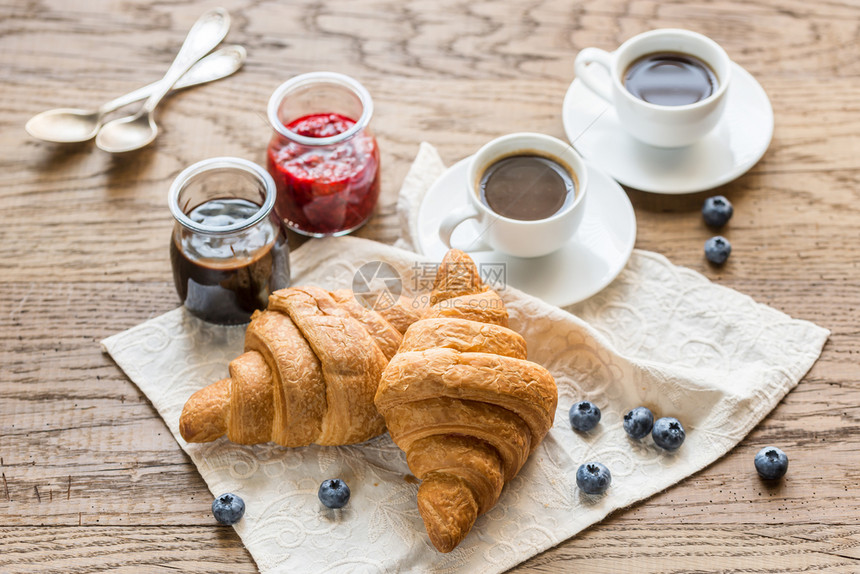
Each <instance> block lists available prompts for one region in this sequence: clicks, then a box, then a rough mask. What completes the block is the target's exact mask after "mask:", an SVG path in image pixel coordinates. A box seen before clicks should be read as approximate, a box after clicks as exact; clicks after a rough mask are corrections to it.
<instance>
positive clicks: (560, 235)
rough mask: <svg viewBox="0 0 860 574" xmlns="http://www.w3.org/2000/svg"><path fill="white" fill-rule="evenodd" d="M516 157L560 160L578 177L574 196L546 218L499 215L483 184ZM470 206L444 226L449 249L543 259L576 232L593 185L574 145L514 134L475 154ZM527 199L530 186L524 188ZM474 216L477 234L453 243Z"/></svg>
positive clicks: (469, 185) (443, 235)
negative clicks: (482, 189)
mask: <svg viewBox="0 0 860 574" xmlns="http://www.w3.org/2000/svg"><path fill="white" fill-rule="evenodd" d="M514 156H537V157H540V158H545V159H548V160H550V161H552V162H555V163H556V164H557V165H558V166H560V167H561V168H562V169H564V170H565V172H566V173H567V174H568V175H569V176H570V178H571V179H572V180H573V191H571V192H570V193H574V194H575V196H574V197H573V198H572V199H569V200H567V201H566V202H565V203H564V205H563V206H562V207H561V209H559V210H558V211H557V212H555V213H553V214H552V215H550V216H548V217H545V218H543V219H535V220H523V219H513V218H511V217H505V216H503V215H499V214H498V213H496V212H495V211H493V210H492V209H491V208H490V207H489V206H488V205H486V204H485V203H484V202H483V201H482V200H481V194H480V182H481V178H482V176H483V175H484V173H485V171H486V170H487V169H489V168H490V167H491V166H493V165H494V164H495V163H496V162H499V161H501V160H503V159H506V158H510V157H514ZM467 174H468V175H467V185H466V187H467V193H466V195H467V197H468V204H467V205H464V206H462V207H460V208H458V209H455V210H454V211H453V212H452V213H450V214H449V215H448V216H447V217H445V219H444V220H442V223H441V224H440V226H439V238H440V239H441V240H442V242H443V243H444V244H445V245H446V246H448V247H449V248H451V247H453V248H456V249H462V250H463V251H473V252H474V251H491V250H495V251H501V252H502V253H506V254H508V255H513V256H515V257H540V256H542V255H547V254H549V253H552V252H553V251H556V250H557V249H559V248H560V247H561V246H563V245H564V244H565V243H567V242H568V241H569V240H570V238H571V237H573V234H574V233H576V230H577V228H578V227H579V224H580V222H581V221H582V216H583V213H584V212H585V197H586V192H587V189H588V170H587V168H586V165H585V162H584V161H583V160H582V158H581V157H580V155H579V154H578V153H576V151H575V150H574V149H573V147H572V146H571V145H570V144H568V143H565V142H563V141H561V140H558V139H556V138H554V137H551V136H547V135H543V134H538V133H529V132H523V133H515V134H509V135H506V136H502V137H500V138H497V139H494V140H492V141H491V142H489V143H487V144H486V145H484V146H483V147H482V148H481V149H479V150H478V152H477V153H476V154H475V155H474V156H473V157H472V159H471V161H470V162H469V165H468V169H467ZM522 193H523V200H524V201H528V194H529V189H528V186H524V188H523V190H522ZM468 220H473V221H474V222H475V223H476V228H477V233H475V236H474V237H473V238H472V240H471V241H470V242H468V243H467V244H465V245H462V246H457V245H452V243H451V236H452V235H453V233H454V230H455V229H456V228H457V227H458V226H459V225H460V224H462V223H463V222H465V221H468Z"/></svg>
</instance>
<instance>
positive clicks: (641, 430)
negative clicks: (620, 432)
mask: <svg viewBox="0 0 860 574" xmlns="http://www.w3.org/2000/svg"><path fill="white" fill-rule="evenodd" d="M652 426H654V415H652V414H651V411H649V410H648V409H647V408H645V407H636V408H635V409H633V410H632V411H630V412H629V413H627V414H626V415H624V432H626V433H627V434H628V435H630V438H635V439H640V438H643V437H646V436H648V433H649V432H651V427H652Z"/></svg>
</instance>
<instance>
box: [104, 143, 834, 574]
mask: <svg viewBox="0 0 860 574" xmlns="http://www.w3.org/2000/svg"><path fill="white" fill-rule="evenodd" d="M442 169H444V166H443V165H442V163H441V161H440V160H439V157H438V155H437V154H436V153H435V150H433V148H432V147H431V146H429V145H426V144H424V145H422V148H421V150H420V153H419V155H418V158H417V159H416V161H415V164H414V165H413V167H412V170H411V171H410V173H409V175H408V177H407V179H406V181H405V182H404V189H403V195H402V197H401V205H400V207H401V209H402V211H401V213H402V214H403V215H404V217H403V222H404V225H403V231H404V237H403V241H402V243H401V244H402V245H404V246H407V247H409V246H411V245H414V243H413V242H412V237H413V236H414V235H413V233H412V230H413V229H414V214H415V213H416V210H417V205H418V203H419V202H420V198H421V196H422V195H423V193H424V191H426V189H427V186H429V184H430V183H432V181H433V179H434V178H435V177H437V176H438V175H439V173H441V170H442ZM371 261H386V262H388V263H390V264H392V265H393V266H394V267H395V268H396V269H397V270H398V272H399V273H400V274H401V276H402V278H403V286H404V288H405V289H406V290H407V291H408V290H410V288H412V287H416V286H417V287H420V286H422V285H421V283H422V282H424V281H423V280H422V277H426V273H427V266H426V264H427V259H426V258H425V257H423V256H420V255H416V254H415V253H412V252H409V251H404V250H400V249H395V248H393V247H390V246H386V245H382V244H379V243H375V242H371V241H367V240H362V239H356V238H339V239H326V240H314V241H311V242H308V243H307V244H306V245H304V246H303V247H301V248H300V249H298V250H297V251H296V252H295V253H293V256H292V261H291V263H292V268H293V275H292V280H293V283H294V284H308V283H310V284H317V285H321V286H323V287H326V288H328V289H334V288H340V287H349V286H351V284H352V279H353V275H354V273H355V271H356V270H357V268H358V267H359V266H360V265H361V264H363V263H365V262H371ZM502 296H503V297H504V299H505V301H506V303H507V304H508V309H509V311H510V314H511V323H512V325H511V326H512V327H513V328H514V329H516V330H517V331H519V332H520V333H522V334H523V335H524V337H525V338H526V341H527V342H528V347H529V356H530V358H531V359H532V360H534V361H537V362H539V363H541V364H542V365H544V366H545V367H547V368H548V369H549V370H550V371H551V372H552V374H553V375H554V376H555V378H556V381H557V383H558V387H559V394H560V396H559V408H558V412H557V413H556V420H555V425H554V427H553V429H552V430H551V431H550V433H549V435H548V436H547V438H546V439H545V440H544V442H543V443H542V445H541V446H540V447H539V448H538V449H537V451H536V452H535V453H534V454H533V455H532V457H531V458H530V459H529V461H528V462H527V463H526V465H525V466H524V467H523V469H522V471H521V472H520V474H519V475H518V476H517V477H516V478H515V479H514V480H513V482H511V483H510V484H508V485H507V486H506V487H505V490H504V491H503V493H502V497H501V499H500V500H499V503H498V505H497V506H496V507H495V508H494V509H493V510H491V511H490V512H488V513H487V514H486V515H484V516H482V517H480V518H479V519H478V521H477V523H476V524H475V527H474V529H473V530H472V532H471V534H469V536H468V537H467V538H466V540H465V541H464V542H463V543H462V544H461V545H460V546H459V547H458V548H457V549H456V550H454V551H453V552H451V553H450V554H440V553H438V552H436V551H435V550H434V549H433V547H432V546H431V545H430V543H429V541H428V539H427V535H426V533H425V531H424V528H423V525H422V523H421V519H420V516H419V515H418V511H417V507H416V502H415V496H416V492H417V486H416V485H415V484H414V481H412V480H409V479H410V478H411V477H410V476H409V469H408V468H407V466H406V462H405V457H404V456H403V454H402V453H401V452H400V450H399V449H397V447H395V446H394V445H393V443H392V442H391V440H390V439H389V438H388V436H387V435H383V436H382V437H379V438H376V439H373V440H371V441H369V442H367V443H364V444H362V445H356V446H347V447H307V448H298V449H285V448H281V447H278V446H274V445H271V444H267V445H259V446H254V447H247V446H238V445H234V444H231V443H229V442H227V441H226V440H224V439H220V440H218V441H216V442H214V443H209V444H194V445H191V444H187V443H185V441H183V440H182V438H181V437H180V436H179V429H178V420H179V414H180V412H181V410H182V406H183V404H184V402H185V400H186V399H187V398H188V396H189V395H191V393H192V392H194V391H195V390H197V389H199V388H201V387H203V386H204V385H207V384H209V383H211V382H213V381H215V380H216V379H219V378H221V377H224V376H226V374H227V363H228V362H229V361H230V360H231V359H232V358H234V357H235V356H237V355H238V354H240V353H241V352H242V339H243V332H244V328H243V327H216V326H212V325H208V324H205V323H203V322H201V321H198V320H197V319H195V318H193V317H191V316H190V315H188V314H187V313H186V312H185V311H184V310H183V309H182V308H180V309H176V310H174V311H171V312H169V313H166V314H164V315H162V316H160V317H157V318H155V319H152V320H150V321H147V322H146V323H144V324H142V325H139V326H137V327H134V328H132V329H129V330H128V331H125V332H123V333H119V334H118V335H114V336H113V337H110V338H108V339H105V340H104V341H103V342H102V344H103V347H104V349H105V350H106V351H107V352H108V353H110V355H111V356H112V357H113V358H114V360H116V362H117V364H119V365H120V367H122V369H123V370H124V371H125V372H126V373H127V374H128V376H129V377H130V378H131V379H132V380H133V381H134V382H135V383H136V384H137V385H138V386H139V387H140V388H141V390H143V392H144V393H146V395H147V397H149V399H150V400H151V401H152V404H153V405H154V406H155V408H156V409H158V412H159V414H160V415H161V416H162V417H163V418H164V420H165V422H166V423H167V426H168V427H169V428H170V430H171V432H172V433H173V435H174V436H175V437H176V440H177V442H178V443H179V445H180V446H181V447H182V448H183V449H184V450H185V451H186V452H187V453H188V454H189V456H190V457H191V459H192V460H193V461H194V463H195V464H196V465H197V468H198V470H199V471H200V474H201V475H202V476H203V478H204V480H205V481H206V483H207V484H208V485H209V488H210V490H211V491H212V492H213V494H215V495H217V494H221V493H224V492H228V491H229V492H234V493H236V494H239V495H240V496H241V497H242V498H243V499H244V500H245V503H246V505H247V511H246V513H245V517H244V519H243V520H242V521H240V522H239V523H238V524H237V525H236V527H235V528H236V531H237V532H238V533H239V535H240V536H241V537H242V540H243V542H244V543H245V545H246V546H247V548H248V550H249V551H250V552H251V555H252V556H253V557H254V560H256V562H257V565H258V566H259V568H260V570H261V571H262V572H265V573H269V572H284V573H295V572H301V573H323V572H325V573H333V572H338V573H356V572H358V573H364V572H367V573H411V572H415V573H419V572H421V573H424V572H431V573H443V572H444V573H448V574H452V573H459V572H462V573H468V574H478V573H497V572H502V571H504V570H506V569H508V568H511V567H512V566H514V565H516V564H518V563H520V562H522V561H524V560H526V559H527V558H529V557H530V556H533V555H535V554H537V553H538V552H540V551H542V550H545V549H547V548H550V547H551V546H554V545H556V544H558V543H559V542H561V541H563V540H565V539H566V538H569V537H571V536H573V535H575V534H576V533H577V532H579V531H580V530H582V529H584V528H586V527H587V526H589V525H591V524H594V523H595V522H598V521H599V520H601V519H602V518H603V517H605V516H606V515H607V514H609V513H610V512H612V511H613V510H616V509H619V508H622V507H625V506H627V505H629V504H631V503H633V502H636V501H638V500H641V499H643V498H647V497H649V496H651V495H652V494H655V493H656V492H659V491H661V490H663V489H665V488H667V487H668V486H670V485H672V484H673V483H675V482H678V481H680V480H682V479H683V478H685V477H687V476H689V475H690V474H692V473H694V472H696V471H697V470H699V469H701V468H703V467H705V466H707V465H708V464H710V463H712V462H713V461H715V460H716V459H718V458H719V457H720V456H722V455H723V454H725V453H726V452H727V451H728V450H729V449H731V448H732V447H733V446H735V445H736V444H737V443H738V442H739V441H740V440H741V439H742V438H743V437H744V436H745V435H746V434H747V433H748V432H749V431H750V430H751V429H752V428H753V427H754V426H755V425H756V423H758V421H760V420H761V419H762V418H763V417H764V416H765V415H766V414H767V413H768V412H769V411H770V410H771V409H773V408H774V406H776V404H777V403H778V402H779V401H780V399H781V398H782V397H783V396H784V395H785V394H786V393H788V392H789V391H790V390H791V389H792V388H793V387H794V386H795V385H796V384H797V383H798V381H799V380H800V379H801V378H802V377H803V375H804V373H806V371H807V370H808V369H809V368H810V366H811V365H812V364H813V363H814V362H815V360H816V359H817V358H818V356H819V354H820V352H821V348H822V346H823V345H824V342H825V341H826V339H827V336H828V331H827V330H825V329H822V328H820V327H817V326H816V325H813V324H812V323H809V322H806V321H800V320H796V319H792V318H790V317H788V316H786V315H785V314H783V313H781V312H779V311H776V310H775V309H772V308H770V307H767V306H765V305H761V304H758V303H756V302H755V301H753V300H752V299H750V298H749V297H747V296H745V295H742V294H740V293H737V292H736V291H733V290H731V289H727V288H724V287H721V286H719V285H714V284H712V283H710V282H709V281H708V280H707V279H706V278H705V277H703V276H701V275H699V274H698V273H695V272H693V271H691V270H689V269H684V268H680V267H675V266H674V265H672V264H671V263H670V262H669V261H667V260H666V259H665V258H664V257H662V256H660V255H657V254H654V253H648V252H643V251H636V252H634V254H633V257H632V258H631V260H630V262H629V263H628V265H627V268H626V269H625V270H624V271H623V272H622V273H621V275H620V276H619V277H618V278H617V279H616V280H615V282H613V283H612V284H611V285H610V286H609V287H608V288H607V289H605V290H604V291H602V292H601V293H599V294H598V295H596V296H595V297H592V298H591V299H589V300H588V301H585V302H583V303H580V304H578V305H576V306H574V307H571V308H570V311H571V312H572V314H571V313H568V312H565V311H562V310H561V309H558V308H556V307H553V306H551V305H548V304H546V303H544V302H543V301H540V300H538V299H535V298H533V297H530V296H528V295H525V294H523V293H520V292H518V291H516V290H514V289H511V288H508V289H504V290H503V291H502ZM583 398H588V399H590V400H592V401H594V402H595V403H597V404H598V405H599V406H600V408H601V410H602V411H603V419H602V420H601V422H600V424H599V425H598V427H597V428H596V429H595V430H594V431H592V432H591V433H588V434H579V433H576V432H574V431H572V430H571V428H570V425H569V423H568V416H567V410H568V409H569V407H570V405H571V404H572V403H574V402H575V401H577V400H580V399H583ZM638 405H647V406H649V407H651V408H652V410H654V411H655V414H656V415H658V416H661V415H665V416H675V417H677V418H679V419H680V420H681V421H682V423H683V424H684V426H685V428H686V430H687V440H686V442H685V443H684V445H683V446H682V447H681V448H680V449H679V450H678V451H677V452H675V453H667V452H664V451H662V450H660V449H659V448H657V447H656V446H654V444H653V442H652V440H651V439H650V437H646V439H644V440H642V441H641V442H637V441H631V440H629V439H628V438H627V436H626V435H625V433H624V431H623V430H622V427H621V417H622V415H623V414H624V412H626V411H627V410H628V409H630V408H632V407H635V406H638ZM591 460H597V461H601V462H603V463H604V464H606V465H607V466H608V467H609V469H610V470H611V472H612V476H613V482H612V486H611V487H610V489H609V491H608V492H607V493H606V494H605V495H604V496H601V497H591V496H586V495H582V494H581V493H580V492H579V490H578V489H577V488H576V484H575V472H576V469H577V467H578V466H579V465H580V464H581V463H583V462H586V461H591ZM332 477H340V478H343V479H344V480H346V482H347V483H348V484H349V486H350V489H351V490H352V498H351V499H350V502H349V505H348V506H347V507H346V508H345V509H344V510H341V511H331V510H327V509H324V508H323V507H322V506H321V505H320V503H319V501H318V499H317V488H318V487H319V484H320V482H322V481H323V480H324V479H326V478H332ZM213 524H214V520H213Z"/></svg>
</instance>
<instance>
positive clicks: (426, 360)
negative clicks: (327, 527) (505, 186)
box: [375, 250, 558, 552]
mask: <svg viewBox="0 0 860 574" xmlns="http://www.w3.org/2000/svg"><path fill="white" fill-rule="evenodd" d="M430 302H431V304H432V306H431V307H430V309H428V310H427V312H426V313H425V314H424V316H423V317H422V319H421V320H419V321H417V322H415V323H413V324H412V325H411V326H410V327H409V329H408V330H407V331H406V334H405V335H404V337H403V343H402V344H401V345H400V350H399V351H398V352H397V355H395V356H394V358H393V359H392V360H391V362H390V363H389V364H388V366H387V367H386V368H385V371H384V372H383V374H382V379H381V380H380V383H379V388H378V390H377V392H376V399H375V402H376V406H377V408H378V409H379V412H380V413H381V414H382V416H383V417H384V418H385V423H386V425H387V426H388V431H389V432H390V433H391V438H392V439H393V440H394V442H395V443H397V445H398V446H399V447H400V448H401V449H403V450H404V451H405V452H406V460H407V463H408V464H409V468H410V470H411V471H412V473H413V474H414V475H415V476H416V477H418V478H419V479H421V480H422V482H421V486H420V487H419V489H418V510H419V512H420V514H421V517H422V519H423V520H424V525H425V527H426V528H427V533H428V534H429V535H430V541H431V542H432V543H433V545H434V546H435V547H436V548H437V549H438V550H440V551H441V552H450V551H451V550H453V549H454V548H455V547H456V546H457V545H458V544H459V543H460V542H461V541H462V540H463V539H464V538H465V537H466V535H467V534H468V533H469V530H470V529H471V528H472V525H473V524H474V523H475V519H476V518H477V517H478V516H479V515H480V514H483V513H484V512H487V511H488V510H489V509H490V508H492V507H493V506H494V505H495V504H496V501H497V500H498V498H499V495H500V493H501V491H502V487H503V486H504V485H505V483H506V482H507V481H509V480H511V479H512V478H513V477H514V476H515V475H516V474H517V472H519V470H520V468H521V467H522V465H523V463H524V462H525V461H526V458H527V457H528V455H529V454H530V453H531V452H532V451H534V449H535V448H536V447H537V445H538V444H539V443H540V441H541V440H542V439H543V437H544V436H545V435H546V433H547V432H548V431H549V429H550V427H551V426H552V423H553V419H554V417H555V409H556V405H557V403H558V391H557V389H556V385H555V381H554V380H553V378H552V375H550V373H549V372H548V371H547V370H546V369H544V368H543V367H541V366H540V365H538V364H536V363H532V362H530V361H528V360H526V343H525V340H524V339H523V338H522V337H521V336H520V335H519V334H518V333H516V332H514V331H512V330H511V329H508V328H507V324H508V313H507V310H506V309H505V306H504V303H503V302H502V300H501V298H500V297H499V295H498V294H497V293H496V292H495V291H493V290H490V289H489V288H488V287H486V286H485V285H483V283H482V281H481V279H480V277H479V276H478V274H477V270H476V269H475V264H474V263H473V262H472V260H471V259H470V258H469V256H468V255H466V254H465V253H462V252H460V251H456V250H451V251H449V252H448V254H447V255H446V256H445V259H444V260H443V261H442V264H441V266H440V268H439V271H438V272H437V275H436V281H435V284H434V287H433V292H432V294H431V299H430Z"/></svg>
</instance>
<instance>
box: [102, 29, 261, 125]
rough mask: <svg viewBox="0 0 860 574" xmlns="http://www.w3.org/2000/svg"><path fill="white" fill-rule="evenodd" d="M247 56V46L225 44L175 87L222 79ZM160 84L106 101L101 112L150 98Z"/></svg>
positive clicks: (192, 69)
mask: <svg viewBox="0 0 860 574" xmlns="http://www.w3.org/2000/svg"><path fill="white" fill-rule="evenodd" d="M245 56H246V52H245V48H243V47H242V46H238V45H235V44H230V45H228V46H224V47H223V48H221V49H219V50H217V51H215V52H212V53H211V54H209V55H208V56H206V57H205V58H203V59H202V60H198V61H197V62H196V63H195V64H194V66H193V67H192V68H191V69H190V70H188V71H187V72H185V74H184V75H183V76H182V77H181V78H179V81H178V82H176V84H174V86H173V89H174V90H180V89H182V88H188V87H191V86H196V85H198V84H205V83H207V82H213V81H215V80H220V79H221V78H226V77H227V76H229V75H231V74H233V73H235V72H236V71H237V70H238V69H239V68H241V67H242V64H243V63H245ZM159 85H160V81H158V82H153V83H151V84H149V85H147V86H143V87H142V88H138V89H136V90H134V91H133V92H129V93H127V94H125V95H122V96H119V97H118V98H115V99H113V100H111V101H109V102H106V103H104V104H102V105H101V107H99V113H100V114H102V115H104V114H109V113H111V112H112V111H114V110H118V109H119V108H122V107H125V106H127V105H129V104H133V103H134V102H137V101H140V100H143V99H145V98H148V97H149V96H151V95H152V94H153V93H154V92H155V90H156V88H158V86H159Z"/></svg>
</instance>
